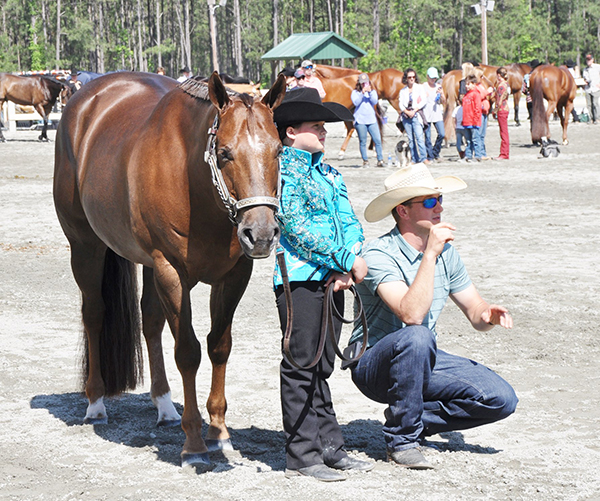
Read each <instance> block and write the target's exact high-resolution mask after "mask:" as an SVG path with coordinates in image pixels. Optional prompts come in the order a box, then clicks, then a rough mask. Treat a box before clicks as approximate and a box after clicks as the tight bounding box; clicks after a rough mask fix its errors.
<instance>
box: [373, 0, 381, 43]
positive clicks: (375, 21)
mask: <svg viewBox="0 0 600 501" xmlns="http://www.w3.org/2000/svg"><path fill="white" fill-rule="evenodd" d="M379 38H380V37H379V0H373V49H374V50H375V54H379Z"/></svg>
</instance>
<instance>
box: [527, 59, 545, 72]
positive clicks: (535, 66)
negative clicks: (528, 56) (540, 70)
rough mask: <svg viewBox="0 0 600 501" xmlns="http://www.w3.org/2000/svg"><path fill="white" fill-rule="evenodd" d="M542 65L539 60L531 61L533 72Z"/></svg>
mask: <svg viewBox="0 0 600 501" xmlns="http://www.w3.org/2000/svg"><path fill="white" fill-rule="evenodd" d="M540 64H542V63H541V62H540V60H539V59H532V60H531V61H529V66H531V69H532V70H533V69H535V68H537V67H538V66H539V65H540Z"/></svg>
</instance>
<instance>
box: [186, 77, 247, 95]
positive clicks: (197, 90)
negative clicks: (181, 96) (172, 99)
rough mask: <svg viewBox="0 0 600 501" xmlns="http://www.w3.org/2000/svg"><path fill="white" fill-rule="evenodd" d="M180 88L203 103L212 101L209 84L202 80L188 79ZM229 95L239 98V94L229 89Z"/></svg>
mask: <svg viewBox="0 0 600 501" xmlns="http://www.w3.org/2000/svg"><path fill="white" fill-rule="evenodd" d="M178 87H179V88H180V89H181V90H182V91H183V92H185V93H186V94H189V95H190V96H192V97H195V98H197V99H201V100H203V101H210V98H209V97H208V82H201V81H200V80H196V78H188V79H187V80H184V81H183V82H181V83H180V84H179V86H178ZM227 95H228V96H238V95H239V93H237V92H235V91H233V90H231V89H227Z"/></svg>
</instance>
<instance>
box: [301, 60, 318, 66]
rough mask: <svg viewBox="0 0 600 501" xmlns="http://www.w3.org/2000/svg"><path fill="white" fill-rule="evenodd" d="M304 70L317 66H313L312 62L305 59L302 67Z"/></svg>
mask: <svg viewBox="0 0 600 501" xmlns="http://www.w3.org/2000/svg"><path fill="white" fill-rule="evenodd" d="M300 66H301V67H302V68H306V67H307V66H312V67H314V66H315V65H314V64H313V62H312V61H310V60H308V59H305V60H304V61H302V64H301V65H300Z"/></svg>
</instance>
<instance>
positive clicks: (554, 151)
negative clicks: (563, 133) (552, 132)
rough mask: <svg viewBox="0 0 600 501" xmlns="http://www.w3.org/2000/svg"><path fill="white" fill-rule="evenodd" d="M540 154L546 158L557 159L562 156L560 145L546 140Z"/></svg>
mask: <svg viewBox="0 0 600 501" xmlns="http://www.w3.org/2000/svg"><path fill="white" fill-rule="evenodd" d="M540 153H541V154H542V156H543V157H544V158H548V157H557V156H558V155H559V154H560V149H559V147H558V143H557V142H556V141H553V140H552V139H544V140H543V141H542V149H541V150H540Z"/></svg>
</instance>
